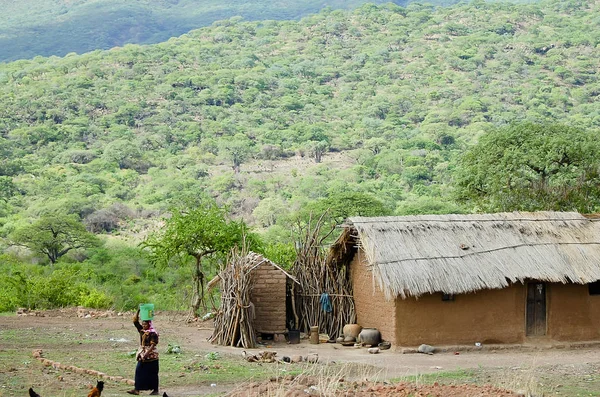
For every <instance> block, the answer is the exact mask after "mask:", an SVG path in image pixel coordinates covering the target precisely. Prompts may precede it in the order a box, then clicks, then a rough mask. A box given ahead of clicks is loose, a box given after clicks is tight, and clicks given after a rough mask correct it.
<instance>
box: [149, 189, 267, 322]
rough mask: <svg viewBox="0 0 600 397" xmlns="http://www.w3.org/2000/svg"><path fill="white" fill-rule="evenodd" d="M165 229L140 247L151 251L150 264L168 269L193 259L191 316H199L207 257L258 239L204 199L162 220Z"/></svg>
mask: <svg viewBox="0 0 600 397" xmlns="http://www.w3.org/2000/svg"><path fill="white" fill-rule="evenodd" d="M165 223H166V224H165V227H164V228H163V229H162V230H161V231H159V232H157V233H154V234H153V235H151V236H149V237H148V238H147V239H146V240H145V241H144V242H143V243H142V247H145V248H149V249H150V251H151V261H152V262H153V263H155V264H157V265H159V266H168V265H170V264H173V263H174V261H178V262H180V263H184V264H185V263H189V261H188V259H189V258H192V259H193V271H192V283H193V296H192V301H191V310H190V316H193V317H195V316H196V315H197V314H198V311H199V309H200V305H201V304H202V303H203V299H204V285H205V282H206V279H205V277H206V272H207V269H206V268H205V264H204V263H203V260H204V259H205V258H206V257H210V256H215V255H226V254H227V253H228V252H229V251H230V250H231V249H232V248H233V247H234V246H240V245H242V244H244V243H246V244H247V246H248V248H249V249H256V248H257V247H259V240H258V237H256V236H255V235H254V234H252V233H251V232H250V230H249V229H248V227H247V226H246V224H245V223H244V222H243V221H236V220H232V219H230V218H229V215H228V212H227V210H226V209H225V208H222V207H219V206H218V205H217V204H216V202H215V201H214V200H211V199H204V200H203V201H201V202H200V204H199V205H198V206H197V207H195V208H192V209H187V210H183V209H176V210H174V211H173V214H172V216H171V217H170V218H168V219H166V220H165Z"/></svg>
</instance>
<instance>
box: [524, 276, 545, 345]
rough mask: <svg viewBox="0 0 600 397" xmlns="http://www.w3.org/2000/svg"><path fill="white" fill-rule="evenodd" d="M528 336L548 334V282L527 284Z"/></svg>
mask: <svg viewBox="0 0 600 397" xmlns="http://www.w3.org/2000/svg"><path fill="white" fill-rule="evenodd" d="M526 311H527V313H526V316H527V321H526V322H527V324H526V334H527V336H543V335H546V284H544V283H542V282H530V283H528V284H527V309H526Z"/></svg>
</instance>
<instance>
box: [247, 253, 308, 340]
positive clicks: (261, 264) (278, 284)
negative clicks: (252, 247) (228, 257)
mask: <svg viewBox="0 0 600 397" xmlns="http://www.w3.org/2000/svg"><path fill="white" fill-rule="evenodd" d="M248 261H249V262H250V263H252V266H253V270H252V289H251V292H250V301H251V302H252V303H253V304H254V311H255V318H254V328H255V330H256V332H259V333H262V334H283V333H285V332H286V288H287V283H288V282H295V283H297V282H298V281H296V279H295V278H294V277H293V276H292V275H290V274H289V273H287V272H286V271H285V270H283V269H282V268H281V267H279V266H278V265H276V264H275V263H273V262H271V261H270V260H268V259H266V258H264V257H263V256H261V255H259V254H256V253H250V254H248Z"/></svg>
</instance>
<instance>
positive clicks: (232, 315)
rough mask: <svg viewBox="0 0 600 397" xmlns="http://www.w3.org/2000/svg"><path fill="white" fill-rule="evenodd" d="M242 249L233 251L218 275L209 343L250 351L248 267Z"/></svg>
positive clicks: (252, 338) (252, 335)
mask: <svg viewBox="0 0 600 397" xmlns="http://www.w3.org/2000/svg"><path fill="white" fill-rule="evenodd" d="M247 258H248V256H247V252H246V250H245V249H242V250H240V249H237V248H235V249H233V250H232V251H231V254H230V255H229V258H228V260H227V265H226V267H225V268H224V269H222V270H221V272H220V273H219V277H220V281H221V308H220V310H219V311H218V312H217V314H216V315H215V319H214V331H213V334H212V335H211V337H210V338H209V339H208V340H209V342H211V343H215V344H219V345H224V346H234V347H244V348H246V349H251V348H254V347H256V346H257V340H256V333H255V331H254V327H253V324H252V319H253V315H252V309H251V305H250V290H251V288H252V283H251V271H252V266H251V264H250V263H248V262H247V260H248V259H247Z"/></svg>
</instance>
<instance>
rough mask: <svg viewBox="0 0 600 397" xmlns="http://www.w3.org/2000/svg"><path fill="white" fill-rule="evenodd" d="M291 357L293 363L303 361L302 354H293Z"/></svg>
mask: <svg viewBox="0 0 600 397" xmlns="http://www.w3.org/2000/svg"><path fill="white" fill-rule="evenodd" d="M290 359H291V360H292V362H293V363H301V362H302V356H292V357H290Z"/></svg>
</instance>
